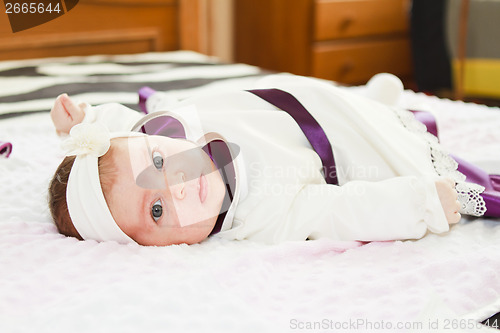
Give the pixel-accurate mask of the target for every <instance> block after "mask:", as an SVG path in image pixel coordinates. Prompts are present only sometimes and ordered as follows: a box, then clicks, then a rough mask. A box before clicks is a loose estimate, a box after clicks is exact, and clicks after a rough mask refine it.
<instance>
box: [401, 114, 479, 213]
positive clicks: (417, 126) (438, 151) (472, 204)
mask: <svg viewBox="0 0 500 333" xmlns="http://www.w3.org/2000/svg"><path fill="white" fill-rule="evenodd" d="M394 110H395V112H396V115H397V116H398V118H399V119H400V121H401V123H402V124H403V125H404V126H405V127H406V128H407V129H408V130H409V131H410V132H412V133H415V134H417V135H419V136H420V137H421V138H422V139H424V140H425V141H426V142H427V144H428V146H429V150H430V155H431V159H432V165H433V166H434V170H436V173H437V174H438V175H439V176H445V177H449V178H451V179H453V180H454V181H455V183H457V185H456V190H457V192H458V201H459V202H460V204H461V209H460V213H461V214H467V215H472V216H482V215H484V213H485V212H486V204H485V202H484V199H483V198H482V197H481V195H480V194H481V193H483V191H484V187H483V186H481V185H478V184H474V183H468V182H466V181H465V175H464V174H462V173H461V172H459V171H458V170H457V169H458V163H457V162H456V161H455V160H454V159H453V158H452V157H451V156H450V154H449V153H448V152H447V151H446V150H445V149H444V148H443V147H442V146H441V145H440V144H439V141H438V139H437V138H436V137H435V136H434V135H432V134H431V133H429V132H427V127H426V126H425V125H424V124H422V123H421V122H419V121H418V120H417V119H416V118H415V116H414V115H413V113H412V112H410V111H408V110H405V109H400V108H394Z"/></svg>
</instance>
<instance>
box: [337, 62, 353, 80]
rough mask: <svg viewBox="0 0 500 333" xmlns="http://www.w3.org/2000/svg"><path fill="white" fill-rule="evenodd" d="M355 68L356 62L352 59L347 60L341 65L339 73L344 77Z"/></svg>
mask: <svg viewBox="0 0 500 333" xmlns="http://www.w3.org/2000/svg"><path fill="white" fill-rule="evenodd" d="M353 69H354V64H353V62H352V61H349V60H348V61H346V62H344V63H343V64H342V65H341V66H340V69H339V75H340V76H341V77H342V76H345V75H347V74H349V73H350V72H352V70H353Z"/></svg>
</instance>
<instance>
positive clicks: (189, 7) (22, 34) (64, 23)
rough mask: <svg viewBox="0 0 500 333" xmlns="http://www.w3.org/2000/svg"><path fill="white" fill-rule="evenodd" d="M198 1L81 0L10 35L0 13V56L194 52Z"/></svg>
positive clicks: (197, 42)
mask: <svg viewBox="0 0 500 333" xmlns="http://www.w3.org/2000/svg"><path fill="white" fill-rule="evenodd" d="M200 3H201V1H200V0H81V1H79V3H78V4H77V5H76V6H75V7H74V8H73V9H71V10H70V11H67V12H65V14H64V15H61V16H60V17H57V18H56V19H54V20H52V21H49V22H47V23H44V24H42V25H39V26H36V27H33V28H31V29H28V30H24V31H19V32H16V33H13V32H12V30H11V27H10V25H9V20H8V17H7V14H6V13H5V11H3V12H1V13H0V17H1V18H0V60H5V59H25V58H40V57H54V56H70V55H91V54H122V53H123V54H127V53H139V52H149V51H170V50H178V49H189V50H194V51H200V43H201V41H200V28H199V19H198V15H199V14H200Z"/></svg>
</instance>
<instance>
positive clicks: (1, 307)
mask: <svg viewBox="0 0 500 333" xmlns="http://www.w3.org/2000/svg"><path fill="white" fill-rule="evenodd" d="M220 86H221V87H223V86H224V85H223V84H222V85H220ZM209 89H213V87H212V88H209ZM362 89H363V88H356V89H353V90H355V91H362ZM401 105H404V106H406V107H413V108H415V107H418V108H420V109H429V108H432V109H434V110H435V111H436V112H437V116H438V119H439V121H440V123H441V124H442V126H441V127H440V130H441V135H442V142H443V144H444V145H445V146H446V147H448V148H449V149H450V151H454V152H456V153H457V154H458V155H460V156H462V157H464V158H468V159H469V160H471V161H473V162H478V163H479V164H481V165H482V166H483V167H485V168H487V169H488V170H489V171H491V172H493V171H495V170H496V171H495V172H499V171H500V131H499V130H498V129H499V128H500V110H499V109H493V108H486V107H481V106H477V105H474V104H464V103H459V102H451V101H447V100H440V99H437V98H433V97H428V96H424V95H422V94H415V93H413V92H410V91H406V92H405V93H404V94H403V98H402V100H401ZM0 140H4V141H10V142H12V144H13V146H14V149H13V153H12V155H11V156H10V158H8V159H0V332H167V331H168V332H236V331H237V332H295V331H315V332H316V331H318V332H319V331H327V332H328V331H329V332H333V331H335V332H337V331H351V330H352V331H361V330H364V331H375V330H376V331H383V329H386V330H387V331H391V332H398V331H400V332H409V331H411V330H409V329H407V328H409V327H410V326H412V327H413V328H417V329H423V331H432V332H438V331H446V332H450V331H454V332H456V331H471V332H472V331H477V330H480V331H483V330H485V331H489V329H487V328H480V326H478V325H476V322H477V321H479V320H482V319H484V318H487V317H489V316H491V315H492V314H494V313H496V312H498V311H500V223H499V222H500V221H498V220H497V221H495V220H487V219H474V220H466V219H463V220H462V221H461V223H460V224H459V225H456V226H454V227H453V228H452V229H451V231H450V232H448V233H446V234H444V235H432V234H430V235H428V236H426V237H425V238H423V239H421V240H418V241H396V242H373V243H369V244H361V243H357V242H348V243H344V242H334V241H329V240H318V241H308V242H288V243H284V244H280V245H276V246H268V245H262V244H258V243H253V242H249V241H241V242H229V241H224V240H215V239H211V240H208V241H205V242H203V243H202V244H199V245H194V246H186V245H179V246H170V247H158V248H157V247H142V246H138V245H119V244H116V243H113V242H105V243H97V242H94V241H84V242H82V241H77V240H76V239H73V238H67V237H64V236H61V235H59V234H58V233H57V231H56V228H55V227H54V225H53V224H52V223H51V219H50V214H49V212H48V208H47V204H46V188H47V185H48V181H49V178H50V177H51V176H52V173H53V171H54V170H55V167H56V166H57V164H58V163H59V161H60V160H61V159H62V153H61V151H60V149H59V143H60V140H59V138H58V137H57V136H56V135H55V133H54V130H53V128H52V125H51V122H50V119H49V116H48V114H34V115H27V116H23V117H17V118H12V119H5V120H1V121H0ZM388 218H390V217H388ZM398 325H403V326H404V327H401V329H399V328H398ZM436 325H437V326H438V328H439V329H435V328H436ZM339 328H341V329H339ZM370 328H372V329H370ZM455 328H456V329H455ZM343 329H345V330H343Z"/></svg>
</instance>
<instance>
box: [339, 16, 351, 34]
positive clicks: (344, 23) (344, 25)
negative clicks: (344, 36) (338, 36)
mask: <svg viewBox="0 0 500 333" xmlns="http://www.w3.org/2000/svg"><path fill="white" fill-rule="evenodd" d="M353 22H354V19H353V18H352V17H351V16H346V17H344V18H343V19H342V20H341V21H340V23H339V30H340V31H342V32H344V31H346V30H347V29H349V27H350V26H351V25H352V23H353Z"/></svg>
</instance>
